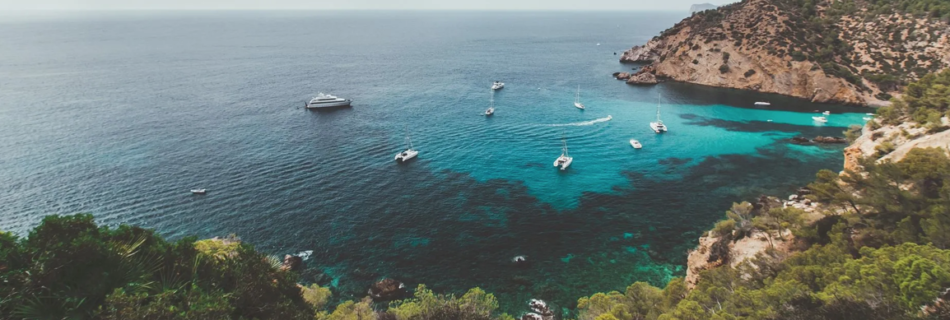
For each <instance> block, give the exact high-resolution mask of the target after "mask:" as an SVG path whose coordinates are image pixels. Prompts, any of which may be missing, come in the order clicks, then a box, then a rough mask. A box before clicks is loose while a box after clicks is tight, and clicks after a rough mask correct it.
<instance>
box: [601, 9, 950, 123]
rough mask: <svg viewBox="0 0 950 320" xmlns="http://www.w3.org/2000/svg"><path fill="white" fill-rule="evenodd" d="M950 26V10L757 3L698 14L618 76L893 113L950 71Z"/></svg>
mask: <svg viewBox="0 0 950 320" xmlns="http://www.w3.org/2000/svg"><path fill="white" fill-rule="evenodd" d="M698 6H699V5H694V6H693V8H692V9H693V10H694V11H695V10H696V9H697V7H698ZM948 19H950V2H932V3H931V2H929V1H928V0H913V1H909V2H908V3H906V4H901V5H897V4H894V3H893V2H890V1H878V2H865V1H860V2H852V1H818V2H817V3H815V2H813V1H805V2H800V1H790V0H747V1H742V2H738V3H733V4H729V5H724V6H721V7H718V8H716V9H715V10H706V11H700V12H697V13H694V14H693V15H692V16H690V17H688V18H686V19H683V21H680V22H679V23H677V24H676V25H674V26H673V27H671V28H669V29H667V30H665V31H663V32H661V33H660V34H659V35H658V36H656V37H654V38H653V39H652V40H650V41H649V42H647V43H646V44H643V45H640V46H635V47H633V48H632V49H630V50H627V51H626V52H624V53H623V55H622V56H621V58H620V61H621V62H636V63H647V64H648V65H646V66H644V67H643V68H639V70H638V71H637V72H636V73H633V74H629V73H622V72H621V73H617V74H615V77H617V78H618V79H620V80H626V81H627V83H631V84H653V83H656V82H657V81H662V80H665V79H668V80H673V81H683V82H690V83H696V84H702V85H709V86H715V87H725V88H736V89H746V90H755V91H760V92H769V93H778V94H784V95H789V96H794V97H799V98H805V99H810V100H812V101H813V102H832V103H843V104H852V105H870V106H883V105H887V104H888V103H889V102H888V100H889V99H890V98H891V97H892V96H895V95H898V94H899V92H900V90H901V88H903V87H904V86H905V85H907V84H908V83H910V82H913V81H916V80H918V79H920V78H921V77H922V76H923V75H925V74H928V73H932V72H937V71H939V70H942V69H944V68H947V67H948V66H950V24H948Z"/></svg>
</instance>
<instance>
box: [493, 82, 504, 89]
mask: <svg viewBox="0 0 950 320" xmlns="http://www.w3.org/2000/svg"><path fill="white" fill-rule="evenodd" d="M504 87H505V83H504V82H501V81H495V83H492V85H491V89H492V90H498V89H501V88H504Z"/></svg>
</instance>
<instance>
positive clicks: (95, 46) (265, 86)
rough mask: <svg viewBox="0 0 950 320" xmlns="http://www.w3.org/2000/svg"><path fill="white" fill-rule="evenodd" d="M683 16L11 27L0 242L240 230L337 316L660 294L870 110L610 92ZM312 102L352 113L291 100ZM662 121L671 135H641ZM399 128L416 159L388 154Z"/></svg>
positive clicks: (802, 175) (276, 14) (339, 14)
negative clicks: (716, 234)
mask: <svg viewBox="0 0 950 320" xmlns="http://www.w3.org/2000/svg"><path fill="white" fill-rule="evenodd" d="M687 15H688V13H687V12H685V11H683V12H442V11H418V12H414V11H405V12H403V11H330V12H324V11H302V12H297V11H195V12H176V11H170V12H164V11H161V12H146V11H128V12H82V13H66V12H43V13H37V12H33V13H21V14H5V15H2V16H0V230H6V231H10V232H14V233H16V234H19V235H21V236H26V235H27V234H28V232H29V230H30V229H31V228H33V227H35V226H36V225H37V224H38V223H39V222H40V221H41V219H42V218H43V217H44V216H46V215H54V214H60V215H65V214H74V213H91V214H93V215H94V216H95V218H96V220H97V221H98V223H100V224H102V225H107V226H116V225H119V224H133V225H137V226H141V227H145V228H151V229H154V230H156V231H157V232H158V233H159V234H161V235H163V236H166V237H168V238H170V239H180V238H183V237H186V236H197V237H198V238H210V237H215V236H226V235H229V234H236V235H237V236H239V237H240V238H241V239H242V240H243V241H245V242H246V243H249V244H253V245H254V246H255V247H256V248H257V249H258V250H260V251H263V252H265V253H268V254H272V255H276V256H280V257H282V256H283V255H285V254H295V253H298V252H302V251H308V250H312V251H313V254H312V255H311V256H310V258H309V259H308V260H307V261H306V266H307V268H308V270H307V272H306V276H305V277H304V279H302V281H304V282H318V283H320V284H322V285H325V286H329V287H331V289H332V290H333V292H334V299H336V300H340V301H341V300H348V299H359V298H361V297H363V296H365V293H366V289H367V287H368V286H369V285H370V284H371V283H373V282H374V281H377V280H380V279H382V278H386V277H389V278H394V279H397V280H399V281H402V282H404V283H405V284H406V285H407V287H410V288H414V287H416V286H417V285H418V284H425V285H426V286H427V287H428V288H430V289H433V290H435V291H436V292H441V293H446V294H461V293H464V292H465V291H466V290H467V289H469V288H472V287H481V288H482V289H484V290H486V291H488V292H491V293H493V294H495V296H496V297H497V298H498V300H499V302H500V304H501V309H502V310H503V311H506V312H509V313H512V314H519V313H520V312H524V311H527V304H526V302H527V301H528V300H529V299H533V298H537V299H544V300H546V301H548V302H549V303H551V304H553V305H554V306H556V308H558V309H560V310H561V311H563V312H564V313H570V312H572V311H573V310H574V308H575V307H576V302H577V299H578V298H580V297H582V296H587V295H591V294H593V293H596V292H606V291H611V290H620V291H622V290H623V289H624V288H625V287H626V286H627V285H629V284H631V283H633V282H636V281H645V282H649V283H651V284H653V285H657V286H662V285H664V284H665V283H666V282H668V281H669V280H670V279H672V278H674V277H680V276H683V275H684V274H685V268H684V264H685V262H686V254H687V250H689V249H691V248H693V247H694V246H695V245H696V243H697V238H698V237H700V236H701V235H702V234H703V233H704V231H705V230H707V229H709V228H710V227H712V226H713V224H714V223H715V222H716V221H717V220H720V219H722V218H723V217H724V212H725V210H727V209H728V208H729V207H730V205H731V203H733V202H738V201H744V200H754V199H755V198H757V197H758V196H760V195H763V194H767V195H776V196H787V195H788V194H790V193H791V192H794V190H796V189H797V188H799V187H801V186H803V185H805V184H807V183H808V182H809V181H811V180H813V179H814V174H815V172H816V171H818V170H819V169H831V170H841V169H842V162H843V156H842V154H841V151H842V148H843V145H827V146H801V145H795V144H791V143H790V138H792V137H795V136H805V137H815V136H818V135H823V136H829V135H830V136H841V135H842V131H844V130H845V129H846V128H847V127H848V126H849V125H861V124H862V123H863V122H864V121H863V120H862V117H864V113H865V112H869V110H867V109H864V108H859V107H849V106H840V105H823V104H814V103H810V102H808V101H806V100H800V99H794V98H788V97H783V96H778V95H771V94H762V93H755V92H748V91H740V90H731V89H721V88H712V87H705V86H698V85H691V84H684V83H672V82H667V83H662V84H660V85H656V86H631V85H627V84H625V83H623V82H621V81H617V80H615V79H613V78H612V77H611V74H612V73H614V72H620V71H627V72H630V71H632V69H634V68H636V67H638V66H637V65H633V64H621V63H620V62H619V55H620V54H621V53H622V52H623V51H624V50H625V49H628V48H629V47H631V46H633V45H637V44H643V43H645V42H646V41H648V40H649V39H650V38H651V37H653V36H655V35H657V34H658V33H659V32H661V31H663V30H664V29H666V28H668V27H671V26H672V25H673V24H675V23H676V22H677V21H679V20H680V19H682V18H684V17H686V16H687ZM496 80H498V81H503V82H504V83H505V87H504V89H501V90H498V91H497V92H495V94H494V104H495V107H496V113H495V114H494V116H492V117H485V116H484V115H483V112H484V111H485V109H487V107H488V105H489V100H490V99H492V95H491V90H490V89H489V87H490V86H491V84H492V82H493V81H496ZM319 92H324V93H330V94H334V95H337V96H340V97H344V98H349V99H352V100H353V103H352V107H350V108H343V109H336V110H327V111H312V110H307V109H305V108H304V104H305V102H306V101H308V100H309V99H310V98H311V97H313V96H314V95H316V94H317V93H319ZM578 92H579V98H580V101H581V102H582V103H583V104H585V105H586V109H585V110H579V109H577V108H575V107H574V106H573V102H574V99H575V95H576V94H578ZM756 101H769V102H771V106H755V105H754V102H756ZM658 108H659V112H660V114H659V116H660V117H661V119H662V120H663V122H664V123H666V125H667V126H668V127H669V132H667V133H664V134H655V133H653V132H652V131H651V130H650V128H649V122H650V121H654V120H655V119H656V117H657V110H658ZM816 110H817V111H826V110H827V111H830V112H831V115H830V116H828V122H827V123H817V122H815V121H813V119H812V117H813V116H816V115H817V114H816V112H815V111H816ZM407 137H409V138H411V142H412V145H413V147H414V148H415V149H416V150H418V151H419V156H418V158H416V159H413V160H411V161H409V162H407V163H397V162H395V161H394V156H395V155H396V153H398V152H400V151H402V150H404V149H406V148H407ZM630 139H638V140H639V141H640V142H641V143H642V144H643V148H642V149H640V150H636V149H633V148H632V147H631V146H630V144H629V142H628V141H629V140H630ZM565 143H566V145H567V148H568V150H569V153H570V155H571V156H572V157H574V161H573V163H572V164H571V166H570V167H569V168H568V169H567V170H564V171H560V170H558V169H556V168H554V167H553V162H554V160H555V159H556V158H557V157H558V156H559V155H560V154H561V152H562V146H563V145H564V144H565ZM195 188H205V189H207V194H206V195H193V194H191V192H190V191H189V190H191V189H195ZM516 256H524V257H525V258H526V260H527V263H526V264H515V263H513V262H512V259H513V258H514V257H516Z"/></svg>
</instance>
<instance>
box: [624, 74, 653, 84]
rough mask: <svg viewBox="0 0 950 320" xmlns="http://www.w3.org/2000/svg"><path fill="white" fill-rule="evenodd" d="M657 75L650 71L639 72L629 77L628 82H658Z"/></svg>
mask: <svg viewBox="0 0 950 320" xmlns="http://www.w3.org/2000/svg"><path fill="white" fill-rule="evenodd" d="M658 82H659V81H657V79H656V75H654V74H652V73H649V72H638V73H637V74H636V75H633V76H630V78H629V79H627V84H657V83H658Z"/></svg>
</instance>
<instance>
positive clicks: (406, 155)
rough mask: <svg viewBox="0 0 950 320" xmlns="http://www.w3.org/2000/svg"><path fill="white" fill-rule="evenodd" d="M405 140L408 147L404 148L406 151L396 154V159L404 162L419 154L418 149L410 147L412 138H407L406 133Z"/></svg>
mask: <svg viewBox="0 0 950 320" xmlns="http://www.w3.org/2000/svg"><path fill="white" fill-rule="evenodd" d="M406 142H407V143H408V144H409V149H406V151H403V152H400V153H398V154H396V161H399V162H406V161H409V160H410V159H412V158H415V157H416V156H418V155H419V151H416V150H413V149H412V139H410V138H409V134H408V133H406Z"/></svg>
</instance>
